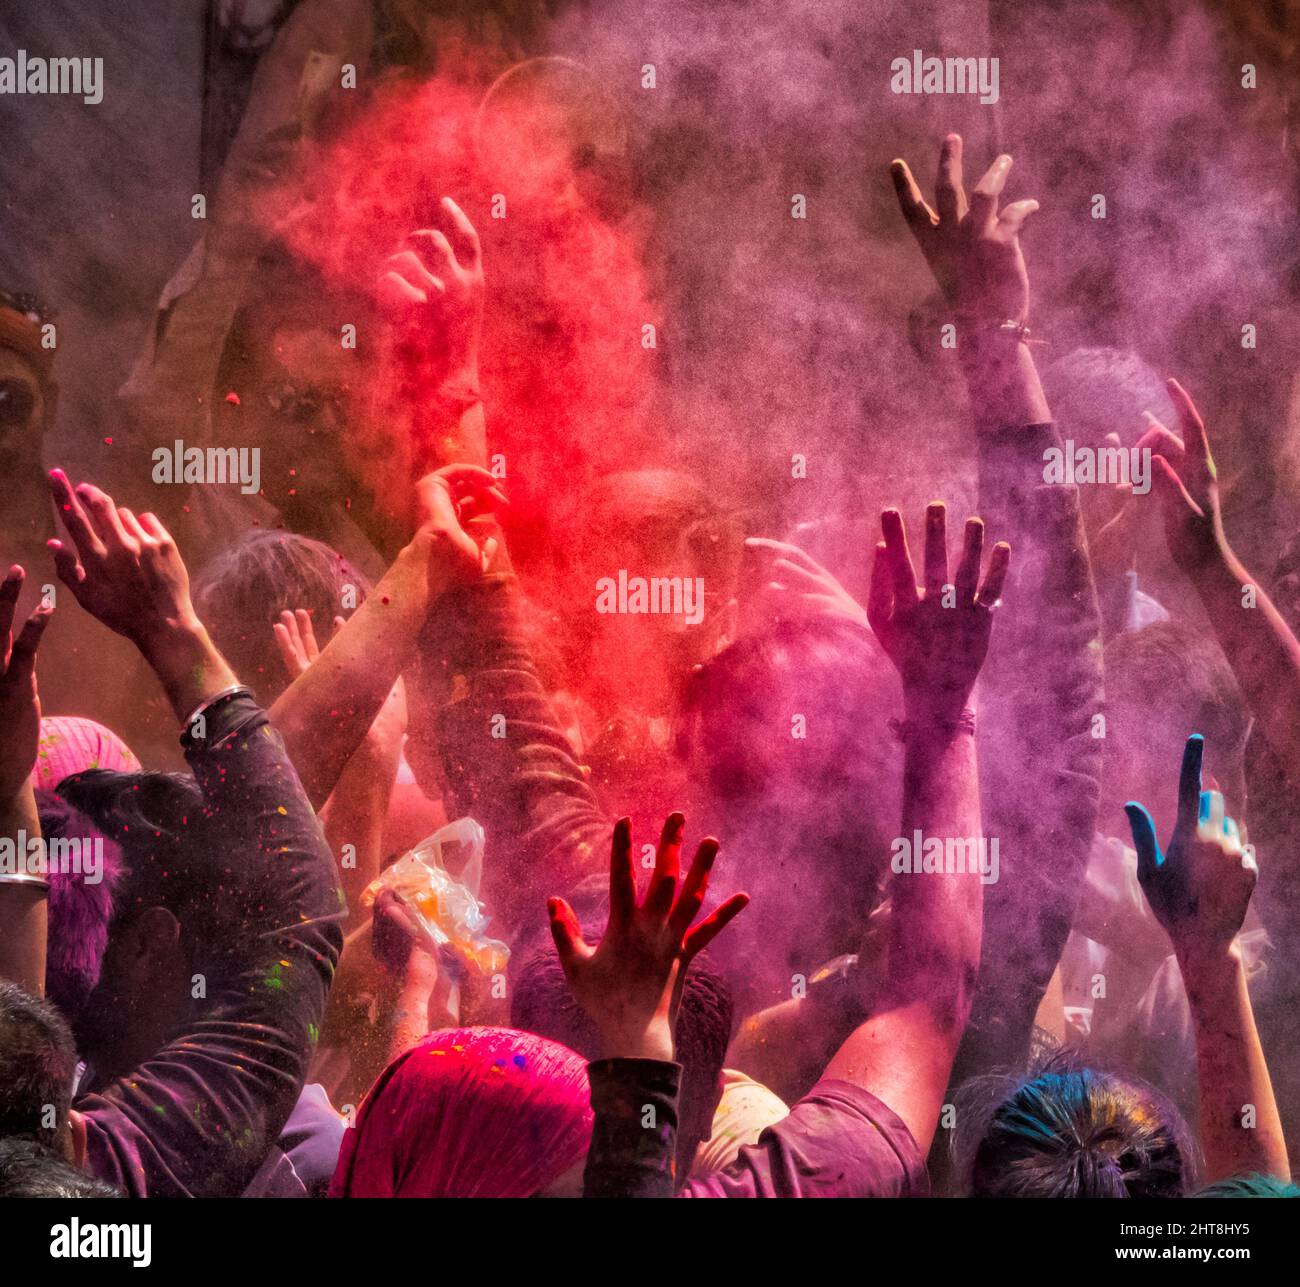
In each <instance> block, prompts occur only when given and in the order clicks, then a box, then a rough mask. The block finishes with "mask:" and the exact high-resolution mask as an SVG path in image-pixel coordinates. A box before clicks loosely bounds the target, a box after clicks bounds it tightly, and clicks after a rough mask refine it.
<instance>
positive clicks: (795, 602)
mask: <svg viewBox="0 0 1300 1287" xmlns="http://www.w3.org/2000/svg"><path fill="white" fill-rule="evenodd" d="M745 555H746V559H747V563H748V574H749V575H751V576H753V578H754V581H755V582H756V585H755V588H754V590H753V591H752V593H751V594H750V595H749V596H748V599H749V601H748V603H747V604H746V608H747V610H749V611H753V612H756V613H757V614H765V615H766V616H767V618H768V619H770V620H782V619H784V618H787V617H842V618H843V619H844V620H846V621H852V622H854V623H855V624H857V625H860V626H863V627H865V626H866V625H867V614H866V611H865V609H864V608H863V607H862V605H861V604H860V603H859V602H858V601H857V600H856V599H855V598H854V597H853V596H852V595H851V594H850V593H849V592H848V591H847V590H846V589H845V588H844V587H843V586H842V585H841V584H840V583H839V582H838V581H837V580H836V579H835V577H834V576H833V575H832V574H831V573H830V572H828V571H827V570H826V569H825V568H824V567H822V565H821V564H820V563H818V562H817V560H816V559H815V558H813V557H812V555H810V554H806V553H805V552H804V551H803V550H801V549H800V548H799V547H798V546H797V545H788V544H786V543H785V542H784V541H770V540H768V539H767V538H766V537H761V536H751V537H749V538H748V539H747V540H746V541H745Z"/></svg>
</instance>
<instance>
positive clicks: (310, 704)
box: [270, 466, 504, 808]
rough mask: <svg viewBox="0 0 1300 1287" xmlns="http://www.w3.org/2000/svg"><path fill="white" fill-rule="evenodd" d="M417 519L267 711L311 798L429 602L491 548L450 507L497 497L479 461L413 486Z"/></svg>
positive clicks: (338, 768) (479, 567) (326, 789)
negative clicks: (384, 567) (360, 598)
mask: <svg viewBox="0 0 1300 1287" xmlns="http://www.w3.org/2000/svg"><path fill="white" fill-rule="evenodd" d="M417 500H418V504H419V512H420V526H419V528H418V530H417V531H416V533H415V535H414V536H413V537H412V538H411V540H410V541H409V542H408V544H407V545H406V546H405V547H404V548H403V549H402V550H401V552H400V553H399V554H398V556H397V558H396V559H395V560H394V561H393V565H392V566H391V567H390V568H389V569H388V571H387V572H385V573H384V575H383V577H382V578H381V579H380V581H379V584H378V585H376V586H375V588H374V590H373V591H371V593H370V594H369V595H367V596H366V600H365V602H364V603H362V604H361V606H360V607H359V608H358V609H357V610H356V611H355V612H354V613H353V614H352V616H351V617H349V618H348V620H347V621H346V622H345V623H344V624H343V626H342V627H341V628H340V629H339V630H337V631H336V632H335V634H334V636H333V638H332V639H330V641H329V643H328V644H327V645H326V646H325V648H324V649H322V651H321V653H320V655H319V656H318V657H317V658H316V660H315V662H314V663H313V664H312V665H311V666H309V667H307V668H306V669H305V670H303V671H302V673H301V674H300V675H299V676H298V678H297V679H295V680H294V681H293V683H292V684H290V685H289V687H288V688H287V689H285V691H284V692H283V693H281V694H280V696H279V698H278V699H277V700H276V702H275V704H274V705H273V706H272V707H271V710H270V715H271V719H272V720H273V721H274V723H275V726H276V727H277V728H278V729H279V730H280V733H281V735H282V736H283V738H284V740H285V744H286V745H287V746H288V748H289V753H290V755H291V756H292V757H293V761H294V764H295V765H296V766H297V767H298V771H299V773H300V774H301V775H302V779H303V785H304V787H305V788H306V791H307V795H308V798H309V799H310V800H311V802H312V805H313V806H314V807H315V808H320V807H321V806H322V805H323V804H324V803H325V801H326V799H328V797H329V794H330V792H331V791H333V790H334V787H335V785H336V784H337V782H338V780H339V776H340V775H341V774H342V772H343V769H344V767H345V765H346V764H347V763H348V761H349V760H350V759H351V758H352V757H353V755H354V754H355V753H356V751H357V748H358V747H359V746H360V745H361V743H362V740H363V739H364V737H365V735H366V733H367V731H368V730H369V729H370V727H371V725H372V724H373V723H374V720H375V717H376V716H377V715H378V714H379V710H380V707H381V706H382V705H383V703H384V701H385V699H386V698H387V697H388V695H389V694H390V693H391V692H392V690H393V686H394V685H395V684H396V683H397V679H398V676H399V675H400V674H401V673H402V670H403V669H404V668H405V667H406V666H407V665H408V664H409V663H410V661H411V658H412V657H413V655H414V653H415V648H416V641H417V640H418V638H419V635H420V631H421V630H422V629H423V627H424V625H425V622H426V620H427V618H428V616H429V612H430V610H431V609H432V608H433V606H434V605H435V604H436V603H437V602H438V601H439V600H440V599H441V598H442V596H443V595H444V594H445V593H446V592H447V591H448V590H449V589H450V588H451V587H452V586H454V585H458V584H460V583H461V581H463V580H465V579H474V578H477V577H478V576H479V575H481V573H482V571H483V569H484V568H485V567H486V566H487V564H488V562H490V560H491V558H492V553H493V548H494V547H493V545H492V543H491V540H490V539H489V541H488V542H485V544H484V546H483V547H482V548H480V547H479V545H478V544H477V543H476V541H475V540H474V538H473V537H472V536H471V535H470V534H469V533H468V532H467V531H466V530H465V528H464V527H462V525H461V522H460V519H459V517H458V512H457V511H458V509H460V508H461V507H463V506H464V505H466V504H470V503H472V504H473V505H475V506H476V507H484V508H488V507H490V506H491V504H492V503H493V502H494V501H500V500H504V496H503V495H502V494H501V493H500V491H499V490H498V489H497V488H496V484H495V481H494V480H493V479H492V477H491V476H490V475H489V474H487V473H486V472H485V471H484V470H481V469H474V468H470V467H468V466H458V467H453V468H449V469H444V470H442V471H440V472H439V473H436V474H430V475H429V476H428V477H426V478H423V479H421V481H420V483H419V484H418V486H417Z"/></svg>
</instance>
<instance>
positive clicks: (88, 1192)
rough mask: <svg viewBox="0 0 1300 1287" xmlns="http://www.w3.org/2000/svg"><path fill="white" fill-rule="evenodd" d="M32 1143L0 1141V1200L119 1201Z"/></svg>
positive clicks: (116, 1195)
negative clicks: (78, 1199)
mask: <svg viewBox="0 0 1300 1287" xmlns="http://www.w3.org/2000/svg"><path fill="white" fill-rule="evenodd" d="M121 1196H122V1195H121V1193H119V1192H118V1190H117V1189H115V1188H114V1187H113V1186H112V1185H111V1184H106V1183H105V1182H104V1181H103V1180H97V1179H95V1177H94V1176H93V1175H87V1174H86V1172H85V1171H80V1170H78V1169H77V1168H76V1167H75V1166H73V1165H71V1163H69V1162H68V1161H67V1159H66V1158H64V1157H61V1156H60V1155H59V1154H58V1153H55V1152H54V1151H53V1150H52V1149H49V1148H46V1146H45V1145H44V1144H38V1143H37V1142H36V1141H35V1140H26V1139H0V1198H120V1197H121Z"/></svg>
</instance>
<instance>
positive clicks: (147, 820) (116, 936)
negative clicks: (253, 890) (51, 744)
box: [58, 769, 242, 1076]
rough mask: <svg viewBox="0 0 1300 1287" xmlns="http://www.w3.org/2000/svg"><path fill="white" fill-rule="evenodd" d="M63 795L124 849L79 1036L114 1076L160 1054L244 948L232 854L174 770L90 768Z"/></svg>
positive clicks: (99, 1066) (102, 1071) (102, 1070)
mask: <svg viewBox="0 0 1300 1287" xmlns="http://www.w3.org/2000/svg"><path fill="white" fill-rule="evenodd" d="M58 794H59V796H60V797H62V798H63V799H64V800H66V801H67V802H68V803H69V804H70V805H72V806H73V808H75V809H76V810H78V811H79V812H80V813H81V814H83V815H84V816H85V817H87V818H89V819H90V821H91V823H92V824H93V825H94V826H95V827H97V828H98V829H99V830H100V831H101V832H103V834H104V835H105V836H106V837H108V839H110V840H114V841H116V842H117V844H118V845H119V847H120V850H121V862H122V873H121V876H120V878H119V880H118V881H117V884H116V887H115V889H114V891H113V914H112V919H111V921H110V922H109V927H108V946H107V949H106V950H105V952H104V957H103V965H102V968H101V970H100V977H99V982H98V983H97V985H96V986H95V989H94V991H93V993H92V994H91V997H90V998H89V1000H88V1002H87V1003H86V1004H85V1005H84V1006H83V1007H82V1011H81V1014H80V1016H79V1020H78V1023H77V1038H78V1041H79V1043H80V1045H81V1049H82V1053H83V1054H84V1055H85V1056H86V1057H87V1058H88V1059H89V1060H90V1061H91V1062H92V1064H93V1065H94V1067H95V1070H96V1072H97V1074H99V1075H101V1076H115V1075H119V1074H122V1073H125V1072H129V1071H130V1070H131V1069H132V1068H133V1067H135V1066H136V1065H138V1064H139V1063H141V1062H142V1061H143V1060H144V1059H146V1058H148V1057H149V1056H150V1055H152V1054H153V1053H155V1052H156V1051H157V1050H158V1049H159V1048H160V1047H161V1046H162V1045H163V1044H164V1043H165V1041H166V1039H167V1037H168V1035H169V1034H170V1033H171V1031H172V1030H173V1028H174V1027H175V1025H176V1023H177V1022H179V1021H180V1020H181V1019H182V1018H183V1017H184V1015H185V1014H186V1013H187V1011H188V1009H189V1007H190V1005H191V1001H192V995H193V994H192V989H193V976H194V975H195V974H196V973H202V974H206V973H207V972H208V971H209V970H210V969H211V968H212V966H213V964H215V963H218V962H219V961H220V959H221V957H222V955H223V954H224V952H226V951H227V950H228V949H229V945H230V944H231V943H233V942H235V941H237V937H238V935H239V934H240V933H241V932H242V921H241V916H242V911H241V909H240V908H239V907H236V906H234V905H233V902H232V898H231V895H230V893H229V891H228V886H229V879H228V876H227V872H228V870H229V868H230V866H231V864H232V863H234V862H237V861H238V856H237V855H235V854H231V853H230V852H229V851H228V849H227V848H226V846H225V845H223V843H222V840H221V837H220V836H219V835H218V834H217V833H216V832H215V831H214V830H213V826H212V824H210V823H209V822H208V821H207V819H206V817H205V810H204V804H203V795H202V793H201V792H200V790H199V788H198V786H197V785H196V784H195V782H194V781H193V780H192V779H190V778H186V777H182V776H176V775H171V774H165V773H111V772H108V771H106V770H102V769H98V770H90V771H88V772H85V773H78V774H75V775H74V776H72V777H70V778H66V779H64V781H63V782H61V783H60V784H59V791H58Z"/></svg>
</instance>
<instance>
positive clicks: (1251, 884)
mask: <svg viewBox="0 0 1300 1287" xmlns="http://www.w3.org/2000/svg"><path fill="white" fill-rule="evenodd" d="M1204 753H1205V739H1204V738H1203V737H1202V736H1201V735H1200V734H1199V733H1194V734H1193V735H1192V736H1191V737H1189V738H1188V739H1187V746H1186V748H1185V749H1184V751H1183V769H1182V776H1181V778H1180V779H1179V784H1178V817H1177V820H1176V822H1175V824H1174V834H1173V836H1172V838H1171V839H1170V841H1169V848H1168V849H1167V850H1166V851H1165V852H1164V853H1161V851H1160V846H1159V844H1158V843H1157V841H1156V829H1155V823H1153V822H1152V820H1151V815H1150V814H1149V813H1148V812H1147V811H1146V809H1144V808H1143V807H1142V805H1140V804H1138V803H1137V802H1136V801H1130V802H1129V803H1128V804H1126V805H1125V806H1124V812H1125V813H1127V814H1128V820H1129V826H1130V827H1131V828H1132V830H1133V845H1134V847H1135V848H1136V849H1137V856H1138V881H1139V883H1140V884H1141V886H1142V892H1143V893H1144V894H1145V895H1146V898H1147V902H1148V903H1150V904H1151V910H1152V911H1153V912H1154V913H1155V916H1156V919H1157V920H1158V921H1159V922H1160V924H1161V925H1163V926H1164V928H1165V931H1166V932H1167V933H1168V935H1169V937H1170V939H1172V940H1173V944H1174V948H1175V950H1176V951H1177V952H1178V953H1179V955H1180V957H1181V956H1183V955H1184V954H1185V953H1187V952H1189V951H1192V950H1196V951H1204V950H1205V949H1207V948H1209V949H1215V948H1226V947H1228V946H1230V945H1231V943H1232V941H1233V939H1235V938H1236V936H1237V932H1238V931H1239V930H1240V929H1241V923H1242V921H1243V920H1244V919H1245V916H1246V907H1247V905H1248V904H1249V903H1250V896H1251V894H1252V893H1253V892H1254V889H1255V882H1256V881H1257V880H1258V879H1259V868H1258V867H1257V866H1256V865H1255V859H1254V857H1253V856H1252V855H1251V854H1250V853H1249V852H1247V851H1246V850H1244V849H1243V848H1242V843H1241V833H1240V830H1239V829H1238V827H1237V824H1236V822H1235V821H1234V820H1233V819H1232V818H1229V817H1228V816H1227V814H1226V813H1225V811H1224V806H1223V796H1222V795H1221V794H1220V793H1219V792H1218V791H1202V790H1201V760H1202V757H1203V756H1204Z"/></svg>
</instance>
